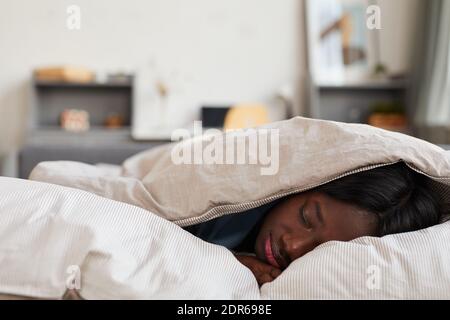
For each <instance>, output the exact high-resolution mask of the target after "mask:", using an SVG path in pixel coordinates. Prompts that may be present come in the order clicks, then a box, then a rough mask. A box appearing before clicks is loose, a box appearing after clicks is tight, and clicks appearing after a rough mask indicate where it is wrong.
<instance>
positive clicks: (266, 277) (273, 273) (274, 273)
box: [256, 268, 281, 286]
mask: <svg viewBox="0 0 450 320" xmlns="http://www.w3.org/2000/svg"><path fill="white" fill-rule="evenodd" d="M280 274H281V270H279V269H276V268H271V269H270V270H268V272H261V273H259V274H258V275H257V277H256V280H257V281H258V285H259V286H262V285H263V284H265V283H267V282H272V281H273V280H275V279H276V278H277V277H278V276H279V275H280Z"/></svg>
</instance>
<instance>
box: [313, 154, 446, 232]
mask: <svg viewBox="0 0 450 320" xmlns="http://www.w3.org/2000/svg"><path fill="white" fill-rule="evenodd" d="M427 179H429V178H427V177H425V176H424V175H422V174H419V173H417V172H415V171H413V170H412V169H410V168H409V167H408V166H407V165H406V164H405V163H404V162H399V163H396V164H393V165H387V166H383V167H379V168H376V169H372V170H368V171H364V172H360V173H356V174H352V175H349V176H346V177H343V178H341V179H338V180H335V181H332V182H330V183H328V184H325V185H323V186H321V187H318V188H317V189H316V191H318V192H322V193H324V194H326V195H328V196H329V197H331V198H333V199H336V200H339V201H343V202H346V203H349V204H352V205H354V206H356V207H359V208H360V209H363V210H364V211H366V212H369V213H372V214H375V215H376V217H377V226H378V227H377V235H378V236H384V235H387V234H394V233H401V232H408V231H415V230H419V229H424V228H427V227H430V226H433V225H436V224H438V223H440V222H441V219H442V217H443V205H442V203H441V201H440V199H439V198H438V197H437V195H436V194H435V193H433V192H432V191H431V190H430V189H429V188H427V186H426V180H427Z"/></svg>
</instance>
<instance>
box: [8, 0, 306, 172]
mask: <svg viewBox="0 0 450 320" xmlns="http://www.w3.org/2000/svg"><path fill="white" fill-rule="evenodd" d="M71 4H76V5H78V6H80V8H81V14H82V16H81V17H82V20H81V30H79V31H70V30H68V29H67V27H66V19H67V13H66V8H67V6H68V5H71ZM300 4H301V1H298V0H283V1H274V0H245V1H242V0H215V1H211V0H189V1H185V0H127V1H125V0H118V1H108V0H96V1H89V0H70V1H67V0H63V1H61V0H40V1H28V0H0V63H1V72H0V137H1V138H0V139H1V140H0V154H1V153H2V151H5V150H10V149H13V148H17V146H18V145H19V144H20V142H21V140H22V137H23V128H24V117H26V107H27V104H28V95H27V90H28V87H27V86H28V82H29V79H30V76H31V71H32V69H33V68H35V67H36V66H45V65H49V64H50V65H54V64H66V63H70V64H74V65H82V66H87V67H90V68H93V69H94V70H96V71H100V72H107V71H120V70H125V71H128V70H129V71H133V70H139V69H142V68H147V70H151V72H154V74H155V77H160V78H163V79H169V80H168V81H169V82H171V83H169V86H170V85H172V86H173V87H174V88H175V89H174V90H175V91H177V94H178V95H179V96H180V97H181V99H178V101H179V105H177V106H176V109H175V108H174V110H172V111H173V112H172V115H171V121H172V123H174V124H175V125H184V124H185V123H186V122H188V121H190V120H191V119H194V118H196V117H197V111H198V104H199V103H218V104H220V103H230V102H234V101H261V102H263V103H269V102H270V101H271V99H272V97H273V94H274V92H275V91H276V90H278V89H279V87H280V86H282V85H284V84H285V83H287V82H290V81H293V80H294V79H295V78H296V77H297V74H298V73H299V70H300V67H299V65H298V61H299V59H298V58H299V56H300V52H299V47H298V46H299V34H300V33H299V29H300V27H299V24H300V23H299V21H300V20H301V19H300V16H301V6H300ZM149 90H153V88H152V87H150V85H149ZM0 172H1V170H0Z"/></svg>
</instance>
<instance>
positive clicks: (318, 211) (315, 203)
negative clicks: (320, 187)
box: [314, 201, 325, 225]
mask: <svg viewBox="0 0 450 320" xmlns="http://www.w3.org/2000/svg"><path fill="white" fill-rule="evenodd" d="M314 205H315V207H316V216H317V220H319V222H320V223H321V224H322V225H323V224H325V221H324V220H323V216H322V211H321V209H320V205H319V202H317V201H316V202H314Z"/></svg>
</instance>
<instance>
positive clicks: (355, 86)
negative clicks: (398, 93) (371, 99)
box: [316, 80, 409, 90]
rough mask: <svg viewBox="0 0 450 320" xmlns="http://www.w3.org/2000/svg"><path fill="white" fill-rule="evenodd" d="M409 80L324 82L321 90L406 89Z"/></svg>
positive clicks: (320, 86)
mask: <svg viewBox="0 0 450 320" xmlns="http://www.w3.org/2000/svg"><path fill="white" fill-rule="evenodd" d="M408 84H409V82H408V81H406V80H405V81H403V80H402V81H400V80H398V81H366V82H361V83H322V84H317V85H316V86H317V87H318V88H319V90H406V89H407V88H408Z"/></svg>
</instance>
